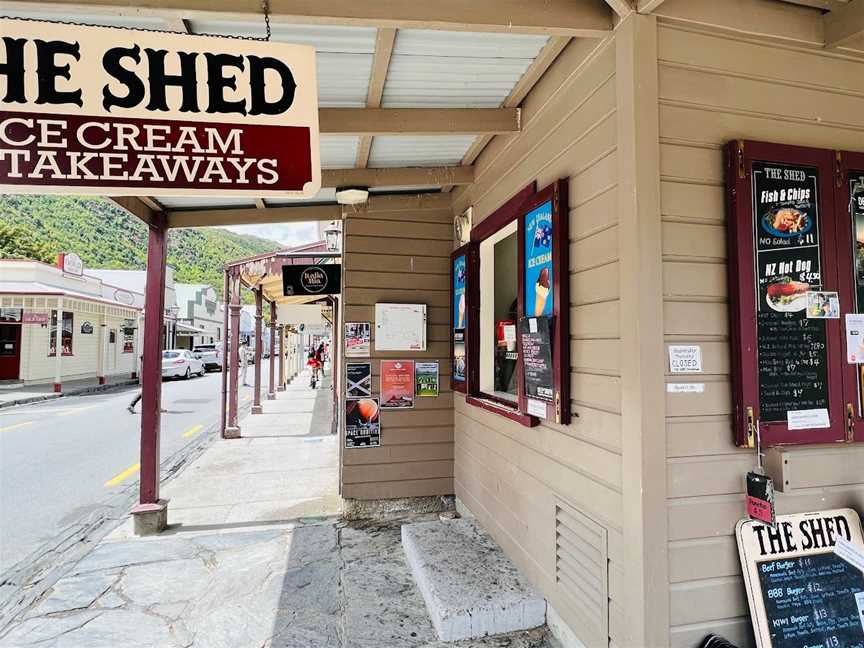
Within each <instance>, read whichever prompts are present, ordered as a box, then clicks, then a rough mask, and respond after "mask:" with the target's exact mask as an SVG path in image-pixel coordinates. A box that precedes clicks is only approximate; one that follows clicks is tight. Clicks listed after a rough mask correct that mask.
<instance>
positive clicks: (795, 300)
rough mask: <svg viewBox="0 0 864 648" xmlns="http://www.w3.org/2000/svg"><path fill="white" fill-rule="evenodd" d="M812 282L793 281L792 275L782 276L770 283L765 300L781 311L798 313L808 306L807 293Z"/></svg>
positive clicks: (774, 308)
mask: <svg viewBox="0 0 864 648" xmlns="http://www.w3.org/2000/svg"><path fill="white" fill-rule="evenodd" d="M809 290H810V284H808V283H804V282H801V281H793V280H792V278H791V277H780V278H779V279H778V280H777V281H774V282H772V283H770V284H768V287H767V289H766V290H765V301H767V302H768V306H770V307H771V308H772V309H773V310H775V311H778V312H780V313H797V312H799V311H802V310H804V309H805V308H807V293H808V292H809Z"/></svg>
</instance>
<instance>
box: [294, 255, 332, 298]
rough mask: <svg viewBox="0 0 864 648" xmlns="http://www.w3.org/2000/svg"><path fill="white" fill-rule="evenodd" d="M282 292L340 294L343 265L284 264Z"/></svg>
mask: <svg viewBox="0 0 864 648" xmlns="http://www.w3.org/2000/svg"><path fill="white" fill-rule="evenodd" d="M282 292H283V294H284V295H286V296H294V295H322V296H324V295H338V294H339V293H340V292H342V265H341V264H339V263H322V264H321V265H287V266H282Z"/></svg>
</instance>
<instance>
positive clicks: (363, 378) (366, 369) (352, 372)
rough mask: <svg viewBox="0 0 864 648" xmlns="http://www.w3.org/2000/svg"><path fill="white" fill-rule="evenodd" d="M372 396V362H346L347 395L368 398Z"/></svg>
mask: <svg viewBox="0 0 864 648" xmlns="http://www.w3.org/2000/svg"><path fill="white" fill-rule="evenodd" d="M370 396H372V364H371V363H369V362H348V363H346V364H345V397H346V398H368V397H370Z"/></svg>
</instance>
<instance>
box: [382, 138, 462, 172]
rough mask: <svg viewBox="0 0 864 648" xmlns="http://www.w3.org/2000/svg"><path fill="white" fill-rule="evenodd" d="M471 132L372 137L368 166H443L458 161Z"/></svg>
mask: <svg viewBox="0 0 864 648" xmlns="http://www.w3.org/2000/svg"><path fill="white" fill-rule="evenodd" d="M475 138H476V136H474V135H421V136H411V137H403V136H397V135H387V136H380V137H376V138H375V139H373V140H372V152H371V154H370V155H369V166H370V167H402V166H446V165H451V164H458V163H459V162H460V161H461V160H462V157H463V156H464V155H465V152H466V151H467V150H468V147H469V146H471V143H472V142H473V141H474V139H475Z"/></svg>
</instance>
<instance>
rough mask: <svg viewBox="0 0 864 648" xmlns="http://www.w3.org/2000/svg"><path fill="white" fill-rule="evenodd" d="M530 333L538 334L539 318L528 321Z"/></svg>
mask: <svg viewBox="0 0 864 648" xmlns="http://www.w3.org/2000/svg"><path fill="white" fill-rule="evenodd" d="M528 331H529V332H530V333H536V332H537V318H536V317H531V318H529V319H528Z"/></svg>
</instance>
